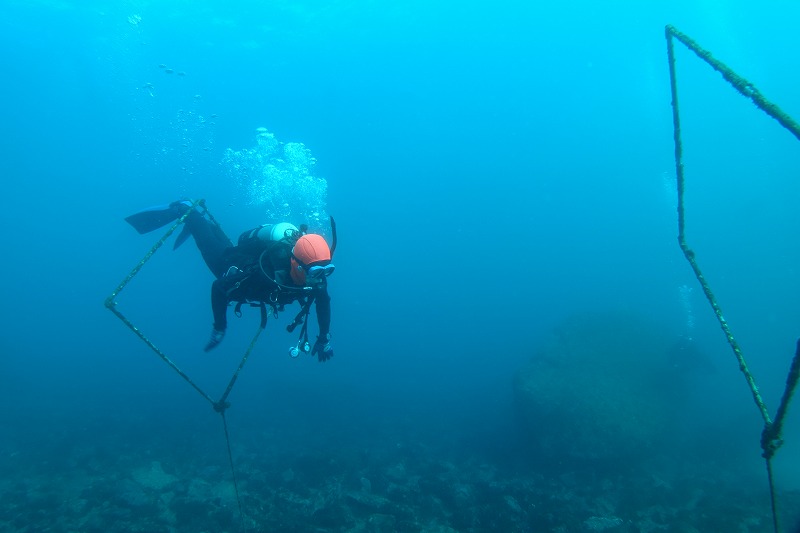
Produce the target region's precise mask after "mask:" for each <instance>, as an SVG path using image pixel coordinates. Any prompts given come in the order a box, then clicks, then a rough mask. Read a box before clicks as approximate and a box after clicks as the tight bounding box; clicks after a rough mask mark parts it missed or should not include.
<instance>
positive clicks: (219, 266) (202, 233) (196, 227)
mask: <svg viewBox="0 0 800 533" xmlns="http://www.w3.org/2000/svg"><path fill="white" fill-rule="evenodd" d="M185 223H186V226H187V227H188V228H189V231H191V233H192V236H193V237H194V240H195V242H196V243H197V248H198V249H199V250H200V254H201V255H202V256H203V259H204V260H205V262H206V265H208V268H209V269H210V270H211V272H212V273H213V274H214V276H215V277H216V278H217V279H216V280H214V282H213V283H212V284H211V310H212V312H213V314H214V329H215V330H217V331H225V329H226V328H227V326H228V319H227V310H228V304H229V303H231V302H267V303H272V304H275V305H276V306H279V307H280V306H283V305H286V304H290V303H292V302H294V301H297V300H298V299H300V298H306V297H311V296H313V297H314V301H315V304H316V310H317V322H318V324H319V334H320V336H321V337H324V336H327V335H328V333H329V332H330V324H331V298H330V296H329V295H328V285H327V281H326V280H325V279H323V280H322V281H321V283H320V284H319V285H315V286H314V288H313V289H312V290H302V288H301V287H297V286H296V285H294V283H293V282H292V280H291V277H290V276H289V269H290V268H291V265H290V257H291V255H290V250H289V248H288V247H282V248H278V249H276V250H275V251H274V253H269V254H266V255H265V256H264V257H263V261H262V262H261V264H259V260H260V259H261V253H262V252H263V250H264V248H263V246H262V247H253V246H246V245H236V246H234V244H233V243H232V242H231V240H230V239H229V238H228V236H227V235H225V233H223V231H222V230H221V229H220V228H219V226H217V225H216V224H213V223H212V222H210V221H208V220H207V219H206V218H205V217H203V216H202V215H200V214H199V213H197V212H192V213H191V214H190V215H189V216H188V217H187V218H186V221H185ZM262 268H263V270H262ZM265 272H266V273H265ZM268 276H269V277H268ZM276 282H277V283H276ZM279 284H280V285H282V286H283V287H281V286H280V285H279Z"/></svg>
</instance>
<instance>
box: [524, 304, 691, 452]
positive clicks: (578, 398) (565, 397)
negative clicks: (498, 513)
mask: <svg viewBox="0 0 800 533" xmlns="http://www.w3.org/2000/svg"><path fill="white" fill-rule="evenodd" d="M691 351H692V350H691V346H690V343H689V342H688V341H685V340H682V339H680V338H678V337H675V336H674V335H670V334H668V333H666V332H663V331H661V330H660V329H659V328H658V327H655V326H654V325H652V324H649V323H647V322H646V321H645V320H643V319H641V318H639V317H637V316H635V315H631V314H624V313H605V314H601V313H595V314H585V315H580V316H574V317H572V318H569V319H567V320H566V321H564V322H563V323H562V324H561V325H560V326H559V327H557V328H556V329H555V331H554V332H553V334H552V335H551V337H550V338H549V339H548V340H547V341H546V342H544V343H543V345H542V346H541V348H540V349H539V350H538V352H537V353H535V354H534V356H533V358H532V359H531V361H530V363H528V364H527V365H526V366H525V367H523V368H522V369H520V370H519V371H518V373H517V375H516V377H515V382H514V392H515V399H516V403H517V406H518V408H519V413H520V419H521V424H522V426H523V429H524V434H525V436H526V439H527V440H528V445H529V446H530V450H531V453H537V454H539V456H540V457H541V458H542V459H544V460H546V461H552V460H553V459H558V460H565V459H566V460H569V459H573V460H613V459H620V460H622V459H626V460H635V459H636V458H638V457H644V456H647V455H649V454H651V453H658V452H659V451H663V450H665V449H666V448H667V447H669V446H670V445H671V443H673V442H675V440H674V436H675V435H676V434H678V432H676V429H677V428H679V420H680V419H679V417H680V415H681V413H682V409H683V408H684V403H685V402H684V400H683V399H684V398H685V396H686V394H685V393H686V388H687V383H688V379H687V371H688V370H689V369H687V361H686V359H687V354H688V353H690V352H691Z"/></svg>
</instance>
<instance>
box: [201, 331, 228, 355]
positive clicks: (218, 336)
mask: <svg viewBox="0 0 800 533" xmlns="http://www.w3.org/2000/svg"><path fill="white" fill-rule="evenodd" d="M224 338H225V330H224V329H216V328H215V329H212V330H211V338H210V339H208V344H206V347H205V348H203V351H204V352H210V351H211V350H213V349H214V348H216V347H217V345H218V344H219V343H221V342H222V339H224Z"/></svg>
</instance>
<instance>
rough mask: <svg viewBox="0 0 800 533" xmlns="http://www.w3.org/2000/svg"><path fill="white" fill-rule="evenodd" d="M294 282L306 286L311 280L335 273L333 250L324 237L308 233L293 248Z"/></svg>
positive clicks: (292, 274) (292, 273)
mask: <svg viewBox="0 0 800 533" xmlns="http://www.w3.org/2000/svg"><path fill="white" fill-rule="evenodd" d="M291 264H292V270H291V276H292V280H293V281H294V282H295V283H296V284H298V285H306V283H307V281H308V280H309V278H318V279H319V278H320V277H322V276H330V275H331V274H332V273H333V268H334V267H333V265H332V264H331V249H330V248H329V247H328V243H327V242H325V239H324V238H323V237H322V235H317V234H315V233H308V234H306V235H303V236H302V237H300V238H299V239H298V240H297V242H296V243H295V245H294V248H292V259H291Z"/></svg>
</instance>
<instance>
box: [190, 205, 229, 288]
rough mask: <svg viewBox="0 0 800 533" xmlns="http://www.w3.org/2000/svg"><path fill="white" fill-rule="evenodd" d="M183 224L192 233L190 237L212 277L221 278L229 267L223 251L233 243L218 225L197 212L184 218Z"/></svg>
mask: <svg viewBox="0 0 800 533" xmlns="http://www.w3.org/2000/svg"><path fill="white" fill-rule="evenodd" d="M185 224H186V227H187V228H189V231H191V232H192V237H194V241H195V243H196V244H197V248H198V249H199V250H200V254H201V255H202V256H203V259H204V260H205V262H206V265H208V268H209V270H211V272H212V273H213V274H214V276H216V277H217V278H221V277H222V276H223V275H224V274H225V272H226V271H227V270H228V267H229V266H230V265H228V264H227V261H226V260H225V251H226V250H227V249H228V248H232V247H233V243H232V242H231V240H230V239H229V238H228V236H227V235H225V233H224V232H223V231H222V229H220V227H219V226H218V225H216V224H214V223H213V222H211V221H209V220H208V219H206V218H205V217H204V216H203V215H201V214H200V213H198V212H197V211H192V212H191V213H190V214H189V216H188V217H186V221H185Z"/></svg>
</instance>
